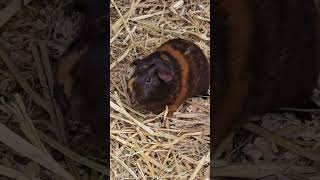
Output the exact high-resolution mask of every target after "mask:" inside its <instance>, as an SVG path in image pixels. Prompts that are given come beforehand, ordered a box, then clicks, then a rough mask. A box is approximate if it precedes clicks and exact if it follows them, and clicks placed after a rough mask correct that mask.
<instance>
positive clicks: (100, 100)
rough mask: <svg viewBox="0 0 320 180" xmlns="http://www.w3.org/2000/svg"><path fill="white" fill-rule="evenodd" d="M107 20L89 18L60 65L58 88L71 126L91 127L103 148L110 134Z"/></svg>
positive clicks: (56, 95)
mask: <svg viewBox="0 0 320 180" xmlns="http://www.w3.org/2000/svg"><path fill="white" fill-rule="evenodd" d="M90 6H95V4H90ZM89 14H90V11H89ZM86 15H87V14H86ZM88 16H89V17H90V18H88ZM92 18H93V19H92ZM101 19H103V20H104V21H101ZM106 20H107V19H106V17H105V16H102V17H100V16H99V17H98V16H93V15H91V16H90V15H87V18H86V21H85V22H84V23H83V24H82V26H81V30H80V33H79V34H78V36H77V37H76V38H75V39H74V41H73V42H72V43H71V45H70V46H69V47H68V48H67V49H66V51H65V52H64V53H63V55H62V57H61V59H60V60H59V62H58V67H57V71H56V74H55V85H54V92H55V97H56V99H57V101H58V103H59V104H60V106H61V109H62V112H63V115H64V117H65V119H66V120H67V121H68V123H69V124H70V122H74V121H76V122H84V123H87V124H89V125H90V127H91V132H92V141H93V142H94V141H96V143H97V144H98V146H99V148H100V149H102V148H104V147H106V146H107V144H106V137H107V134H108V126H107V103H108V102H107V83H108V81H109V80H108V79H107V78H108V76H107V72H108V71H107V69H108V68H107V60H106V57H107V48H106V42H107V40H106V36H105V35H106V34H105V33H106V28H104V27H105V23H104V22H106ZM87 22H90V23H89V24H88V23H87ZM101 147H102V148H101Z"/></svg>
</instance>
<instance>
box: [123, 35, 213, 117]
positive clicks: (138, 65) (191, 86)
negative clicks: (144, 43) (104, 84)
mask: <svg viewBox="0 0 320 180" xmlns="http://www.w3.org/2000/svg"><path fill="white" fill-rule="evenodd" d="M133 65H134V66H135V71H134V73H133V75H132V76H131V78H130V79H129V81H128V90H129V94H130V95H131V97H133V98H134V99H135V100H136V101H137V102H138V103H139V105H141V106H142V107H143V109H145V110H148V111H151V112H154V113H159V112H161V111H164V110H165V108H166V106H168V109H169V112H168V117H172V115H173V113H174V112H175V111H176V110H177V109H178V108H179V106H180V105H181V104H183V103H184V102H185V101H186V99H188V98H190V97H192V96H195V95H201V94H206V93H207V91H208V88H209V82H210V80H209V79H210V71H209V70H210V69H209V62H208V60H207V58H206V57H205V55H204V54H203V52H202V50H201V49H200V48H199V47H198V46H197V45H196V44H194V43H192V42H190V41H187V40H184V39H172V40H169V41H167V42H166V43H164V44H163V45H161V46H160V47H159V48H158V49H157V50H156V51H155V52H154V53H152V54H150V55H149V56H147V57H145V58H143V59H136V60H134V62H133Z"/></svg>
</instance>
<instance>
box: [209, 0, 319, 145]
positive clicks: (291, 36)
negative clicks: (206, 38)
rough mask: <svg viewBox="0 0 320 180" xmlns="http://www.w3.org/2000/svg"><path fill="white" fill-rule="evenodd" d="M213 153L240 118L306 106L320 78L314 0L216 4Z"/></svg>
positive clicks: (242, 0)
mask: <svg viewBox="0 0 320 180" xmlns="http://www.w3.org/2000/svg"><path fill="white" fill-rule="evenodd" d="M214 7H215V13H216V16H215V22H216V25H215V27H216V32H215V33H214V40H213V42H214V44H215V52H213V53H214V54H215V57H214V61H213V67H214V68H213V70H212V71H213V72H212V75H213V76H212V77H213V92H214V93H213V121H212V123H211V125H212V127H213V128H212V129H211V132H210V133H211V134H213V142H212V146H213V148H214V150H215V149H216V148H217V147H218V146H219V145H220V144H221V142H222V141H223V140H224V138H226V136H227V134H228V133H230V132H231V130H232V129H233V128H234V127H236V126H237V125H240V124H239V123H241V122H242V121H243V120H246V119H248V118H249V117H251V116H255V115H259V114H262V113H264V112H267V111H272V110H273V109H277V108H281V107H296V106H301V105H302V104H305V102H307V101H308V100H309V98H310V97H311V95H312V90H313V88H314V87H315V85H316V82H317V78H318V75H319V53H318V52H319V50H320V49H319V44H318V43H319V29H318V28H317V23H318V21H319V19H318V16H317V12H316V11H317V10H316V6H315V3H314V1H313V0H304V1H299V0H281V1H279V0H264V1H259V0H237V1H234V0H221V1H217V2H216V4H215V6H214Z"/></svg>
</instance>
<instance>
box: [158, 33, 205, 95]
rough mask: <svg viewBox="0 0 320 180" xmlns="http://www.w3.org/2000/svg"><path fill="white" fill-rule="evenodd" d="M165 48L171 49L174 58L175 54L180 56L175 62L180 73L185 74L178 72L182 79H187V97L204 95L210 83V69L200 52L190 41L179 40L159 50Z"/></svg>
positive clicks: (171, 41)
mask: <svg viewBox="0 0 320 180" xmlns="http://www.w3.org/2000/svg"><path fill="white" fill-rule="evenodd" d="M166 46H170V47H171V48H172V49H173V51H171V54H174V56H176V54H181V55H182V56H176V57H181V58H176V60H177V61H180V63H179V64H180V68H181V69H182V71H185V74H184V73H183V72H181V71H180V72H181V74H182V78H186V79H187V83H186V86H187V88H188V95H187V96H189V97H191V96H194V95H198V94H203V93H206V92H207V90H208V88H209V83H210V69H209V68H210V67H209V62H208V60H207V58H206V57H205V55H204V53H203V52H202V50H201V49H200V48H199V47H198V46H197V45H195V44H194V43H192V42H191V41H187V40H184V39H179V38H178V39H173V40H170V41H168V42H166V43H165V44H163V45H162V46H161V47H160V48H159V49H161V48H163V47H166ZM183 62H185V63H183ZM183 76H185V77H183Z"/></svg>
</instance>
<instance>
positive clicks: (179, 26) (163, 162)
mask: <svg viewBox="0 0 320 180" xmlns="http://www.w3.org/2000/svg"><path fill="white" fill-rule="evenodd" d="M110 10H111V11H110V20H111V22H110V28H111V29H110V30H111V32H110V46H111V47H110V49H111V51H110V56H111V61H110V65H111V67H110V70H111V81H110V88H111V89H110V97H111V99H110V105H111V108H110V111H111V114H110V117H111V118H110V126H111V145H110V148H111V169H110V174H111V178H112V179H209V159H210V154H209V144H210V138H209V132H210V129H209V128H210V123H209V122H210V120H209V119H210V117H209V111H210V109H209V100H208V99H206V100H204V99H203V98H201V97H195V98H192V99H190V100H189V101H188V102H186V103H185V104H184V105H183V106H182V107H181V108H180V109H179V111H178V112H177V113H175V115H174V117H173V118H171V119H168V118H166V119H165V120H162V119H163V118H162V117H163V116H165V114H166V112H163V113H161V114H159V115H156V114H145V113H143V112H141V111H139V110H138V108H137V107H136V106H134V105H132V104H131V102H130V99H129V98H128V94H127V91H126V89H127V87H126V81H127V80H128V78H129V77H130V75H131V73H132V68H131V67H130V63H131V62H132V61H133V59H135V58H138V57H144V56H147V55H148V54H150V53H151V52H152V51H154V50H155V49H156V48H157V47H159V46H160V45H161V44H162V43H164V42H166V41H167V40H169V39H173V38H177V37H179V38H184V39H187V40H191V41H193V42H195V43H196V44H197V45H199V46H200V48H201V49H202V50H203V51H204V53H205V55H206V56H207V58H208V59H209V53H210V48H209V44H210V18H209V17H210V3H209V1H206V0H197V1H196V0H191V1H186V0H179V1H158V0H151V1H143V0H134V1H129V0H120V1H113V0H112V1H111V5H110Z"/></svg>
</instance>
